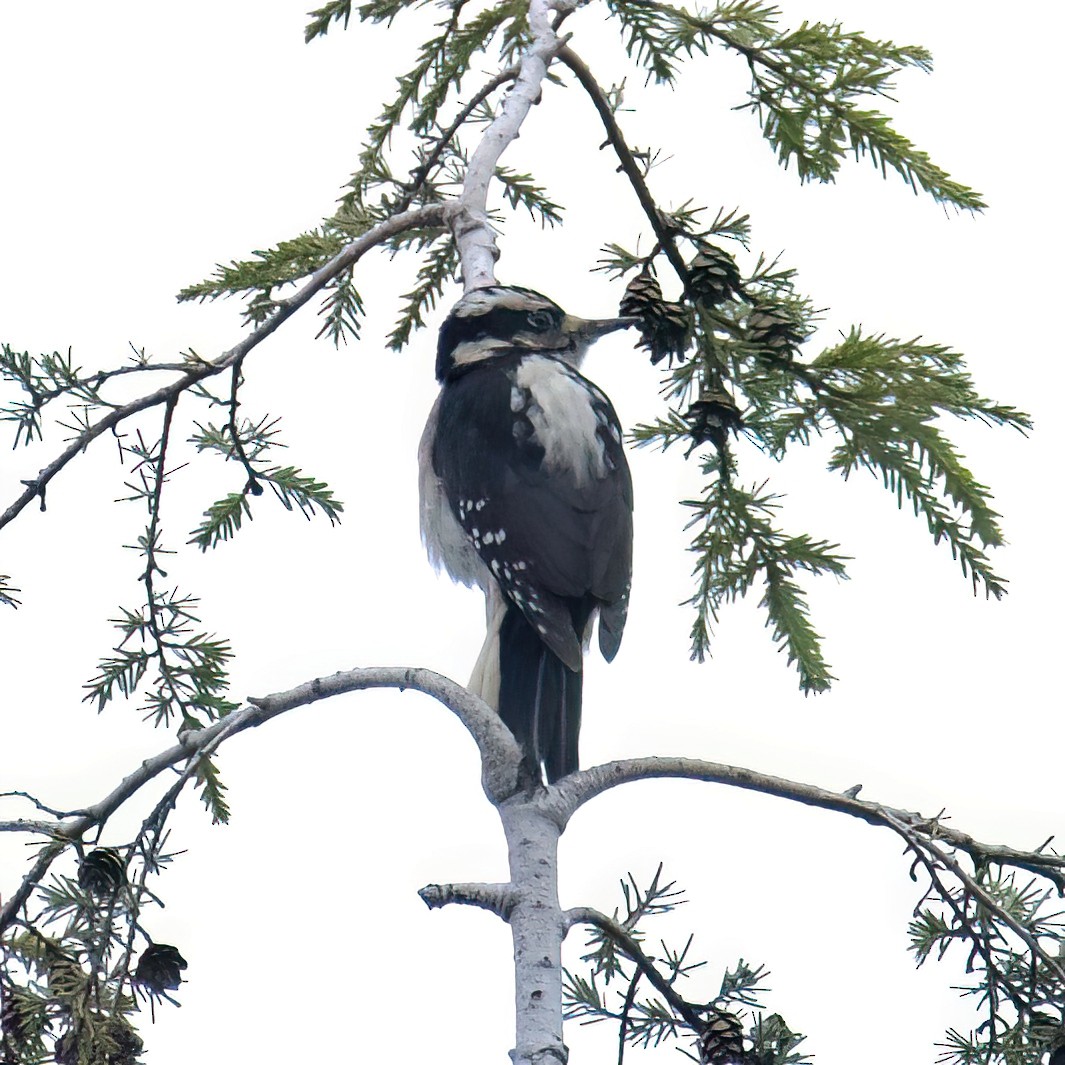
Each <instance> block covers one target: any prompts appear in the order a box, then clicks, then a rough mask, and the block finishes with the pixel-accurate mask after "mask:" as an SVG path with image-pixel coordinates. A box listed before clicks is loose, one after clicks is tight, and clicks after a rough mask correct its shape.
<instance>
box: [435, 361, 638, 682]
mask: <svg viewBox="0 0 1065 1065" xmlns="http://www.w3.org/2000/svg"><path fill="white" fill-rule="evenodd" d="M540 359H541V360H543V361H547V360H545V359H544V358H543V357H542V356H541V357H540ZM550 361H551V362H552V363H555V362H556V360H550ZM521 365H522V360H521V359H520V358H518V357H515V359H514V360H494V361H493V363H491V364H489V365H483V366H480V367H477V368H475V369H472V370H471V371H469V372H468V373H466V374H464V375H462V376H460V377H459V378H457V379H456V380H454V381H452V382H449V384H448V385H447V386H446V387H445V389H444V393H443V396H442V399H441V403H440V411H439V418H440V427H439V431H438V434H437V441H438V443H437V446H436V448H435V449H434V453H433V465H434V468H435V469H436V472H437V474H438V476H439V477H440V481H441V483H442V484H443V486H444V491H445V494H446V495H447V498H448V502H449V504H450V506H451V508H452V510H453V512H454V514H455V516H456V518H457V519H458V521H459V524H460V525H461V526H462V528H463V530H464V531H465V533H466V535H467V537H468V538H469V540H470V542H471V543H472V544H473V546H474V548H475V550H476V551H477V553H478V555H479V556H480V558H481V560H482V561H483V562H484V564H485V565H486V566H487V567H488V568H489V570H490V571H491V573H492V575H493V576H494V577H495V579H496V580H497V581H498V582H499V585H500V587H501V588H502V589H503V592H504V594H505V595H506V596H507V597H508V598H509V599H511V600H512V601H513V602H514V603H515V604H516V605H517V606H518V607H519V608H520V609H521V610H522V612H523V613H524V614H525V616H526V618H527V619H528V620H529V622H530V624H532V625H533V626H534V627H535V628H536V629H537V631H538V632H540V635H541V636H542V638H543V639H544V642H545V643H547V644H548V645H549V646H550V647H551V648H552V650H554V651H555V653H556V654H558V656H559V657H560V658H561V659H562V660H563V661H564V662H566V664H567V665H569V666H570V668H571V669H577V668H579V664H580V648H579V640H578V638H577V635H576V634H575V631H574V622H575V619H574V615H573V613H572V608H571V605H570V604H568V603H567V602H566V600H570V601H572V600H586V599H590V600H592V602H591V603H590V604H589V605H590V606H598V607H600V608H601V609H602V611H603V622H601V627H600V646H601V647H602V649H603V652H604V654H605V655H607V657H613V654H614V653H615V652H616V651H617V645H618V643H619V642H620V639H621V629H622V628H623V626H624V612H625V605H626V603H627V599H628V588H629V581H630V576H631V567H632V481H631V478H630V476H629V470H628V463H627V462H626V459H625V453H624V448H623V446H622V443H621V430H620V427H619V425H618V420H617V416H616V414H615V413H614V410H613V407H612V406H611V405H610V401H609V400H608V399H607V398H606V396H605V395H603V393H602V392H600V391H599V389H597V388H595V386H594V385H592V384H591V383H590V382H588V381H587V380H586V379H585V378H583V377H582V376H581V375H580V374H579V373H577V371H575V370H572V369H571V368H569V367H565V368H564V371H562V370H560V371H558V372H559V373H563V372H564V374H565V380H561V379H560V380H557V381H556V380H554V379H553V378H552V379H551V381H549V382H547V383H545V381H544V380H540V381H537V380H534V379H530V377H529V375H528V374H526V375H525V376H524V378H523V377H522V375H521V373H520V367H521ZM558 365H559V366H561V365H562V364H558ZM541 369H542V368H541ZM555 372H556V371H555V369H554V367H553V366H552V367H547V369H546V370H545V371H544V373H547V374H553V373H555ZM551 389H556V390H558V389H560V390H561V391H562V392H563V393H565V395H563V396H562V398H563V399H567V400H568V401H570V404H571V406H575V403H574V401H575V400H577V399H580V400H581V403H582V404H583V409H582V410H581V411H580V417H579V418H578V419H577V420H576V421H574V420H572V419H570V420H568V421H567V422H566V424H564V425H563V424H561V418H562V415H564V414H566V413H567V411H568V410H569V408H567V407H565V405H564V404H562V405H560V400H559V396H558V395H554V394H552V393H551ZM577 390H579V392H578V391H577ZM440 441H447V444H446V446H445V445H443V444H441V443H440Z"/></svg>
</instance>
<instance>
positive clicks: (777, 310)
mask: <svg viewBox="0 0 1065 1065" xmlns="http://www.w3.org/2000/svg"><path fill="white" fill-rule="evenodd" d="M747 337H748V339H749V340H750V341H751V343H752V344H757V345H758V346H759V347H761V348H764V349H765V350H766V351H767V352H768V353H769V354H770V355H777V356H780V357H782V358H785V359H790V358H791V356H792V354H793V353H794V352H795V350H796V349H797V348H798V346H799V345H800V344H801V343H802V342H803V341H804V340H805V339H806V334H805V333H804V332H803V329H802V326H801V325H800V323H799V322H797V321H796V320H795V318H794V317H792V315H791V314H790V313H789V312H788V311H787V309H786V308H785V307H783V306H781V305H780V304H767V305H766V306H763V307H755V308H754V310H752V311H751V313H750V314H749V315H747Z"/></svg>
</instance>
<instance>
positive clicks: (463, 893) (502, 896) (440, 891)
mask: <svg viewBox="0 0 1065 1065" xmlns="http://www.w3.org/2000/svg"><path fill="white" fill-rule="evenodd" d="M418 897H419V898H420V899H421V900H422V902H424V903H425V905H426V906H428V907H429V909H430V910H439V909H440V908H441V907H443V906H447V905H450V904H451V903H456V904H458V905H461V906H479V907H480V908H481V909H482V910H490V911H491V912H492V913H494V914H495V915H496V916H497V917H502V918H503V920H504V921H506V920H508V919H509V918H510V911H511V909H513V907H514V904H515V902H517V892H516V891H515V890H514V888H513V887H512V885H510V884H426V886H425V887H423V888H422V889H421V890H420V891H419V892H418Z"/></svg>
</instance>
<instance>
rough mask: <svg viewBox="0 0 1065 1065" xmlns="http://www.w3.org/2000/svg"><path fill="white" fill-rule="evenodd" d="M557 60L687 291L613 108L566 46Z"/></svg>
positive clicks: (669, 234) (679, 261)
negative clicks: (592, 113) (582, 95)
mask: <svg viewBox="0 0 1065 1065" xmlns="http://www.w3.org/2000/svg"><path fill="white" fill-rule="evenodd" d="M558 58H559V59H560V60H561V61H562V62H563V63H565V65H566V66H567V67H569V69H570V70H572V71H573V74H574V76H575V77H576V78H577V80H578V81H579V82H580V84H581V87H582V88H583V89H584V91H585V92H586V93H587V94H588V96H589V98H590V99H591V101H592V104H593V106H594V107H595V109H596V111H597V112H598V114H599V118H600V119H601V121H602V123H603V127H604V129H605V130H606V135H607V140H608V141H609V142H610V145H611V147H612V148H613V149H614V152H615V154H616V155H617V157H618V162H619V164H620V166H621V169H622V171H623V172H624V174H625V176H626V177H627V178H628V179H629V184H630V185H631V186H632V189H633V192H635V193H636V199H637V200H639V202H640V207H641V208H642V209H643V213H644V214H645V215H646V216H647V220H648V222H649V223H650V225H651V229H652V230H653V231H654V235H655V239H656V240H657V241H658V243H659V245H660V246H661V248H662V250H663V251H664V253H665V255H666V258H667V259H669V263H670V266H672V267H673V269H674V270H675V271H676V274H677V276H678V277H679V278H680V280H681V282H682V283H683V285H684V287H685V289H687V287H688V283H689V275H688V267H687V265H686V264H685V262H684V259H683V258H682V256H681V254H680V251H679V250H678V248H677V244H676V240H675V239H674V233H673V231H672V230H671V229H670V228H669V227H668V226H667V225H666V222H665V218H664V216H663V214H662V212H661V210H660V209H659V207H658V205H657V204H656V203H655V201H654V197H653V196H652V195H651V191H650V189H649V188H648V187H647V182H646V181H645V180H644V176H643V173H642V171H641V168H640V166H639V164H638V163H637V162H636V158H635V156H634V155H633V154H632V151H631V149H630V148H629V146H628V144H627V143H626V142H625V136H624V134H623V133H622V132H621V127H620V126H619V125H618V123H617V120H616V119H615V117H614V109H613V108H612V107H611V106H610V101H609V100H608V99H607V96H606V93H605V92H603V89H602V86H600V84H599V83H598V82H597V81H596V80H595V77H594V76H593V75H592V72H591V70H589V68H588V65H587V64H586V63H585V62H584V60H582V59H581V58H580V56H578V55H577V53H576V52H574V51H573V49H572V48H570V47H569V45H566V46H565V47H563V48H561V49H560V50H559V53H558Z"/></svg>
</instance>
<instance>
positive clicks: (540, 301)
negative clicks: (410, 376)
mask: <svg viewBox="0 0 1065 1065" xmlns="http://www.w3.org/2000/svg"><path fill="white" fill-rule="evenodd" d="M636 320H637V319H635V318H605V319H585V318H575V317H573V315H570V314H566V312H565V311H563V310H562V308H561V307H560V306H559V305H558V304H557V303H555V302H554V301H553V300H549V299H548V298H547V297H546V296H543V295H541V294H540V293H539V292H534V291H533V290H532V289H529V288H519V287H518V286H515V285H491V286H489V287H487V288H476V289H473V290H471V291H470V292H467V293H466V295H464V296H463V297H462V299H460V300H459V301H458V303H456V304H455V306H454V307H452V308H451V313H450V314H449V315H448V316H447V318H446V319H445V321H444V324H443V325H442V326H441V327H440V337H439V339H438V341H437V345H436V377H437V380H439V381H443V380H444V379H445V378H446V377H447V376H448V375H449V374H451V373H453V372H454V371H455V370H457V369H460V368H463V367H469V366H472V365H473V364H474V363H477V362H481V361H483V360H485V359H490V358H493V357H494V356H498V355H509V354H513V353H515V352H543V353H545V354H549V355H555V356H557V357H558V358H561V359H564V360H565V361H566V362H568V363H570V364H572V365H573V366H579V365H580V363H581V360H582V359H583V358H584V355H585V353H586V352H587V350H588V347H589V345H591V344H592V343H594V341H596V340H597V339H598V338H599V337H601V336H603V335H604V334H606V333H612V332H613V331H614V330H616V329H624V328H626V327H627V326H629V325H632V324H633V323H634V322H635V321H636Z"/></svg>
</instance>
